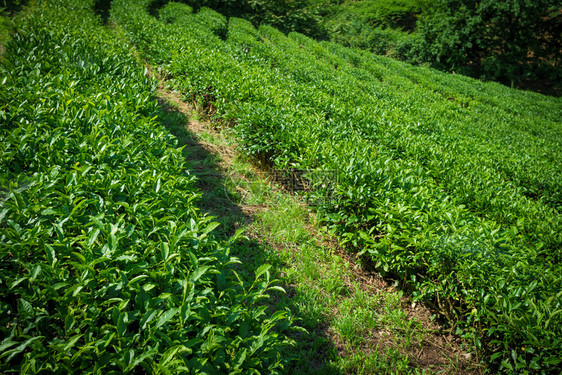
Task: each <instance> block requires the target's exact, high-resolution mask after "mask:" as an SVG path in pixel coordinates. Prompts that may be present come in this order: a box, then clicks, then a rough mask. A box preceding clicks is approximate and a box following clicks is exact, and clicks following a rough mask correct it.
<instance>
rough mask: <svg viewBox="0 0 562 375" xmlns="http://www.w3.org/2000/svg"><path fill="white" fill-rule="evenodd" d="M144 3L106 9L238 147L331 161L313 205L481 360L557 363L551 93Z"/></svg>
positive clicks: (542, 367) (280, 159) (314, 162)
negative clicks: (323, 195) (229, 131)
mask: <svg viewBox="0 0 562 375" xmlns="http://www.w3.org/2000/svg"><path fill="white" fill-rule="evenodd" d="M150 3H151V1H150V0H145V1H143V2H138V1H135V2H131V1H130V0H115V1H114V2H113V9H112V17H113V20H114V21H115V22H116V23H117V24H119V25H120V26H121V27H122V28H123V29H124V31H125V33H126V34H127V35H128V36H129V38H130V39H131V41H132V42H134V43H135V44H136V45H137V46H138V47H139V48H140V50H141V53H142V54H143V56H144V57H145V58H146V59H148V60H149V61H151V62H152V63H155V64H159V67H160V69H162V70H163V71H165V73H166V75H167V76H168V77H169V78H170V82H171V84H172V85H174V86H175V87H176V88H178V89H179V90H181V91H182V92H183V93H184V94H185V95H186V96H187V98H188V99H192V100H198V101H200V103H201V104H202V105H207V106H209V107H212V108H214V109H216V111H213V112H212V113H216V114H217V116H221V117H223V118H225V119H227V120H229V121H230V123H232V124H234V127H235V129H236V131H237V134H238V135H239V141H240V143H241V145H242V147H243V148H244V150H245V151H246V152H247V153H248V154H250V155H254V156H256V157H257V158H260V159H262V160H264V161H266V162H268V163H270V164H271V165H272V166H275V167H278V168H297V169H319V170H338V171H339V176H340V179H339V181H338V184H337V186H336V187H335V189H336V194H337V197H338V201H337V203H336V204H327V205H325V206H324V207H319V208H320V210H321V211H322V212H323V215H324V219H325V221H326V223H327V225H328V226H329V227H331V228H332V229H333V230H334V232H335V233H337V234H338V235H339V237H340V239H341V242H342V244H344V245H346V246H349V248H350V249H353V250H356V251H359V252H360V253H361V254H364V255H366V256H368V257H369V258H370V259H372V261H373V262H374V264H375V265H376V267H377V268H378V269H379V270H380V271H381V272H383V273H388V274H390V275H392V276H394V277H396V278H398V279H399V280H401V281H402V282H403V284H405V286H406V287H408V288H411V290H412V293H413V295H414V297H415V298H419V299H423V300H430V301H434V302H435V303H436V304H437V305H438V306H437V307H438V309H439V310H440V311H441V312H442V313H443V314H444V315H445V316H446V317H447V318H448V319H449V321H450V322H451V324H455V325H456V326H457V327H458V332H462V334H463V335H465V337H466V338H467V339H471V340H473V342H474V344H475V346H477V347H478V348H480V349H481V350H482V353H484V354H486V358H487V360H488V361H489V363H490V365H491V366H492V368H502V369H503V370H504V371H515V372H521V373H525V372H529V371H535V372H539V373H540V372H544V373H552V372H554V373H556V372H557V370H558V369H560V364H561V362H562V358H561V357H560V354H559V353H560V352H561V350H562V341H561V340H560V337H562V331H561V329H562V328H561V327H562V315H561V314H560V311H561V308H562V294H560V290H562V278H561V277H560V275H561V274H562V268H561V267H562V266H561V265H560V259H561V255H562V254H561V249H562V219H561V216H560V214H559V202H560V201H559V197H560V195H559V194H560V188H559V184H560V182H559V181H560V179H557V178H556V176H560V175H561V174H562V170H561V167H560V166H561V165H562V163H561V160H562V155H561V153H560V152H561V151H560V150H561V149H560V147H558V145H559V142H560V139H561V135H562V129H561V126H560V122H559V120H558V119H559V118H560V117H556V115H554V113H560V100H559V99H556V98H547V97H543V96H541V95H537V94H530V93H521V92H518V91H515V90H510V89H507V88H503V87H501V86H499V85H496V84H484V83H480V82H477V81H474V80H470V79H468V78H465V77H457V76H455V75H444V74H443V73H438V72H434V71H432V70H429V69H425V68H414V67H410V66H408V65H405V64H402V63H399V62H395V61H392V60H389V59H385V58H382V57H377V56H374V55H370V54H368V53H365V52H361V51H357V50H350V49H346V48H343V47H341V46H338V45H335V44H331V43H325V42H323V43H317V42H315V41H313V40H310V39H308V38H306V37H304V36H302V35H300V34H290V35H289V36H286V35H284V34H283V33H281V32H279V31H278V30H276V29H274V28H272V27H269V26H260V27H259V29H257V30H256V29H255V28H253V27H252V25H250V24H249V23H248V22H245V21H243V20H240V19H236V18H231V19H230V20H226V19H225V18H224V17H222V16H221V15H220V14H218V13H216V12H213V11H211V10H209V9H205V8H202V10H201V11H200V12H199V13H196V14H184V15H183V16H182V17H177V18H176V21H175V22H173V23H169V24H166V23H163V22H161V21H159V20H158V19H157V18H155V17H152V16H151V15H150V14H149V13H148V12H147V11H146V9H147V8H148V6H149V5H150ZM163 9H164V8H163ZM227 21H228V22H227ZM213 25H214V26H213ZM139 35H142V36H143V38H144V39H143V43H146V45H145V44H142V43H138V42H137V40H138V36H139ZM159 51H167V52H166V53H160V52H159ZM471 85H474V87H472V86H471ZM497 98H501V100H498V99H497ZM525 100H526V101H528V104H526V105H525V106H522V105H523V103H524V101H525ZM545 173H546V174H545ZM550 176H554V177H550ZM329 202H331V201H329Z"/></svg>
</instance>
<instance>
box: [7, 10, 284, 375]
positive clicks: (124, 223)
mask: <svg viewBox="0 0 562 375" xmlns="http://www.w3.org/2000/svg"><path fill="white" fill-rule="evenodd" d="M99 21H100V19H99V17H97V16H94V12H93V1H87V0H84V1H76V0H72V1H71V0H68V1H66V0H58V1H55V0H52V1H49V2H48V3H44V4H42V5H38V6H37V7H34V8H33V11H32V12H31V13H30V14H29V15H28V16H26V17H25V18H19V19H17V20H16V22H17V25H18V30H19V31H18V33H16V34H14V35H13V38H12V40H11V42H10V43H9V45H8V47H7V51H6V55H5V56H4V60H2V67H1V68H0V71H1V77H2V86H1V89H0V121H1V128H0V155H1V159H0V170H1V174H0V264H1V267H0V372H1V373H3V374H11V373H22V374H26V373H27V374H37V373H58V374H68V373H79V374H89V373H92V374H93V373H96V374H117V373H119V374H122V373H142V372H146V373H167V374H168V373H199V372H204V373H206V374H214V373H245V374H246V373H252V372H262V373H277V372H278V371H279V370H280V369H282V368H283V364H284V363H286V360H287V359H284V358H282V357H281V355H280V350H281V349H282V348H283V347H285V346H286V345H288V344H290V340H288V339H287V338H286V337H285V336H284V334H283V333H282V332H283V331H284V330H285V329H286V328H288V326H289V325H290V324H291V321H290V319H289V318H288V316H287V314H286V312H285V311H278V312H276V313H275V314H274V315H271V314H268V313H267V312H266V307H265V306H263V305H262V304H260V303H259V301H260V300H262V299H264V298H266V297H267V292H268V291H273V290H276V289H280V288H279V287H276V286H272V283H273V282H274V280H270V275H269V271H268V268H269V266H268V265H263V266H261V267H260V268H259V269H257V270H256V272H255V280H254V281H253V282H242V281H241V280H240V278H239V277H238V275H237V274H236V272H235V268H234V265H235V264H236V263H238V262H239V261H238V260H237V259H236V258H234V257H232V256H231V255H230V253H229V246H230V243H219V242H217V241H216V240H215V239H213V236H212V231H213V229H214V228H215V227H216V226H217V223H215V222H213V221H212V219H211V218H209V217H206V216H202V215H201V214H200V213H199V212H198V211H197V209H196V208H195V206H194V201H195V200H196V199H198V197H199V193H198V191H197V190H196V188H195V187H194V182H195V178H194V177H192V176H191V175H190V174H189V172H187V171H186V169H185V168H186V166H185V163H184V159H183V156H182V152H181V150H180V149H178V148H176V147H175V144H176V141H175V139H174V138H173V137H172V136H171V135H170V134H169V133H168V132H167V131H165V129H164V128H163V127H162V125H161V124H160V123H159V121H158V120H157V116H158V114H159V113H160V115H162V113H161V112H159V111H158V106H157V105H156V101H155V100H154V99H152V95H153V91H154V89H155V87H154V83H153V82H152V81H151V80H149V79H148V78H146V77H145V73H144V69H143V68H142V67H141V65H140V64H139V63H138V62H137V61H136V60H135V59H134V58H133V56H132V54H131V52H130V51H129V49H128V47H127V46H126V45H124V44H123V43H122V42H120V41H118V38H116V37H115V34H114V33H113V32H112V31H111V30H110V29H109V28H104V27H101V26H99ZM233 240H235V238H233Z"/></svg>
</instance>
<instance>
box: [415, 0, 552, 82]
mask: <svg viewBox="0 0 562 375" xmlns="http://www.w3.org/2000/svg"><path fill="white" fill-rule="evenodd" d="M422 19H423V20H422V22H420V37H421V51H420V52H421V53H422V54H423V55H424V60H426V61H431V62H435V63H436V64H437V66H440V67H445V68H448V69H456V70H457V71H461V72H466V73H469V74H482V75H484V76H486V77H489V78H491V79H495V80H500V81H503V82H507V83H509V82H514V81H515V82H517V81H520V80H523V79H526V78H536V77H543V78H549V79H551V80H553V81H557V82H560V80H561V79H562V73H561V72H562V54H561V51H562V41H561V40H560V38H559V34H560V30H561V28H562V13H560V1H558V0H534V1H526V0H510V1H495V0H441V1H437V2H433V3H431V4H428V5H427V6H426V7H425V8H424V13H423V17H422Z"/></svg>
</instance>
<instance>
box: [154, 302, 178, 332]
mask: <svg viewBox="0 0 562 375" xmlns="http://www.w3.org/2000/svg"><path fill="white" fill-rule="evenodd" d="M177 313H178V308H175V307H174V308H172V309H169V310H168V311H166V312H164V313H163V314H162V315H160V317H159V318H158V320H157V321H156V325H155V328H160V327H162V326H163V325H164V324H166V323H168V322H169V321H170V320H171V319H172V318H173V317H174V316H175V315H176V314H177Z"/></svg>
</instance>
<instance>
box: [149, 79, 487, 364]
mask: <svg viewBox="0 0 562 375" xmlns="http://www.w3.org/2000/svg"><path fill="white" fill-rule="evenodd" d="M158 95H159V97H160V99H159V100H160V103H161V106H162V108H163V109H164V111H165V114H163V115H164V123H165V124H166V126H167V127H168V129H169V130H170V131H171V132H172V133H173V134H174V135H175V136H176V137H178V139H179V140H180V142H181V144H183V145H185V149H184V155H185V156H186V159H187V160H188V163H189V165H190V170H191V172H192V173H194V174H195V175H197V176H198V177H199V179H200V182H199V184H200V188H201V190H202V195H203V197H202V199H201V201H200V203H199V208H200V209H201V210H202V211H203V212H207V213H209V214H210V215H212V216H215V217H216V219H217V220H218V221H219V222H220V223H221V226H220V227H219V228H217V233H218V235H219V237H221V236H222V237H223V239H228V238H229V237H230V236H231V235H232V234H233V233H235V232H236V231H237V230H243V231H244V232H245V238H244V239H242V240H240V241H238V242H237V243H235V244H233V247H232V252H233V254H234V255H235V256H237V257H239V258H240V259H241V261H242V264H241V266H240V269H239V273H240V275H241V276H242V277H243V278H244V279H246V280H251V279H252V276H253V275H252V273H253V270H255V269H256V268H258V267H259V266H260V265H261V264H263V263H269V264H272V265H273V268H272V274H273V276H274V277H275V278H277V279H279V280H280V283H281V285H282V286H283V288H284V289H285V290H286V291H287V293H286V294H282V293H276V294H275V295H274V296H272V297H273V301H270V302H268V304H269V305H268V308H269V309H270V310H271V311H272V312H273V311H275V310H278V309H288V310H290V311H291V312H292V314H293V315H294V316H296V317H297V318H298V324H299V325H300V326H301V327H302V328H304V329H305V330H306V333H305V332H302V333H299V334H296V336H295V337H294V339H295V340H296V342H297V345H296V346H295V347H294V348H293V350H292V351H291V352H290V353H285V355H286V356H290V357H292V358H294V361H293V362H292V366H291V368H289V369H287V372H288V373H299V374H371V373H377V374H433V373H447V374H455V373H459V374H461V373H462V374H467V373H481V369H480V368H479V366H478V364H477V363H476V361H475V360H474V359H470V355H469V354H467V353H465V352H464V350H462V349H461V348H460V346H459V343H458V342H456V341H455V340H456V339H454V338H451V337H450V336H447V334H446V333H443V332H442V331H441V329H440V327H439V326H438V325H437V324H436V323H435V322H433V321H432V319H431V318H430V315H431V314H430V312H429V311H428V310H427V309H425V308H423V307H422V306H415V305H412V304H411V302H410V301H409V300H408V298H406V297H405V296H404V295H403V293H402V292H401V291H399V290H396V289H394V288H393V287H392V286H390V284H388V283H387V282H385V281H384V280H382V279H380V277H378V276H377V275H376V274H373V273H369V272H368V271H366V270H365V269H364V268H363V267H362V266H361V265H360V263H359V262H358V261H357V260H356V259H354V258H353V257H351V256H350V255H349V254H347V253H345V252H344V251H343V250H342V249H340V248H338V246H337V243H336V242H335V241H334V239H333V238H331V237H330V235H329V234H327V233H326V232H325V230H323V228H322V225H321V223H318V221H317V218H316V215H315V212H314V211H313V209H312V208H310V207H308V206H307V205H306V204H305V203H304V202H303V201H302V200H301V199H299V198H298V197H296V196H294V195H292V194H290V193H288V192H286V191H284V189H283V188H282V187H281V186H279V185H277V184H276V183H274V182H272V181H268V180H267V178H265V173H264V172H263V171H261V170H259V168H257V167H256V166H255V164H254V163H253V162H252V160H250V159H248V158H246V157H244V156H243V155H241V154H239V153H238V152H237V150H236V141H235V138H234V136H233V134H231V133H230V132H229V131H228V129H222V130H221V129H217V127H216V126H214V125H213V124H212V123H211V122H210V121H208V120H207V119H206V117H205V114H204V112H202V111H195V110H194V108H193V107H191V106H189V105H187V104H186V103H185V102H182V101H181V97H180V94H179V93H175V92H171V91H169V89H166V88H165V87H164V86H163V85H161V87H160V90H159V94H158Z"/></svg>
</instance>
